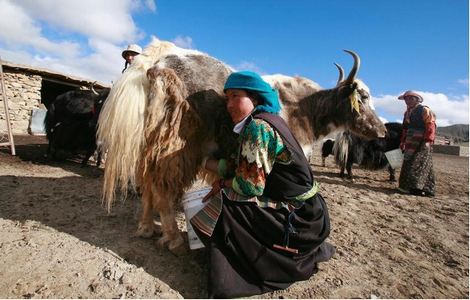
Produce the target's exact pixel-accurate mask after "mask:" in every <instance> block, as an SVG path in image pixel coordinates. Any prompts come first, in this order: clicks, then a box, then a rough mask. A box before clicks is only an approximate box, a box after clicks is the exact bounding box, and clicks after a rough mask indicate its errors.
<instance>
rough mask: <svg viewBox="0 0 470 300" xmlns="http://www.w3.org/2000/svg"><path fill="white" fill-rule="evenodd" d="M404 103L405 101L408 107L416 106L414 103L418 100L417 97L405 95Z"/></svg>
mask: <svg viewBox="0 0 470 300" xmlns="http://www.w3.org/2000/svg"><path fill="white" fill-rule="evenodd" d="M405 103H406V106H408V107H414V106H416V104H418V103H419V101H418V98H416V97H413V96H407V97H405Z"/></svg>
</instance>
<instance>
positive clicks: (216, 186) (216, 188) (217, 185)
mask: <svg viewBox="0 0 470 300" xmlns="http://www.w3.org/2000/svg"><path fill="white" fill-rule="evenodd" d="M224 187H225V180H224V179H223V178H221V179H218V180H216V181H214V182H213V183H212V190H211V191H210V192H209V193H208V194H207V195H205V196H204V198H202V202H206V201H207V200H209V199H210V198H211V197H212V196H214V195H217V193H219V192H220V190H221V189H223V188H224Z"/></svg>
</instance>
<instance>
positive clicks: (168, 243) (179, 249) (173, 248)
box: [156, 236, 189, 256]
mask: <svg viewBox="0 0 470 300" xmlns="http://www.w3.org/2000/svg"><path fill="white" fill-rule="evenodd" d="M156 245H157V248H158V249H165V248H168V250H170V252H171V253H173V254H174V255H176V256H182V255H185V254H187V253H188V252H189V249H188V246H187V244H186V243H185V241H184V239H183V238H182V237H181V236H178V237H177V238H176V239H175V240H169V239H168V237H165V236H163V237H161V238H159V239H158V240H157V242H156Z"/></svg>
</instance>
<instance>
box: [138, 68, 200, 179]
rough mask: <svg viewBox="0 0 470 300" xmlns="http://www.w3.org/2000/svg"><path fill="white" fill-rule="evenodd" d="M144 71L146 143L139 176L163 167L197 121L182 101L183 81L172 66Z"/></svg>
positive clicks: (184, 140)
mask: <svg viewBox="0 0 470 300" xmlns="http://www.w3.org/2000/svg"><path fill="white" fill-rule="evenodd" d="M147 75H148V78H149V81H150V90H149V99H148V105H147V108H146V112H145V128H144V136H145V140H146V142H147V144H146V147H145V149H144V153H143V155H144V158H143V160H142V162H141V163H142V164H141V170H140V171H141V172H142V175H141V176H142V178H147V177H148V176H151V172H152V170H153V169H155V168H159V169H160V168H163V169H165V168H164V166H163V164H167V163H170V161H172V158H171V157H172V156H173V155H175V154H176V152H179V151H180V150H182V149H183V148H184V146H185V145H186V142H187V139H188V137H189V136H190V135H192V133H193V131H194V128H197V126H198V123H199V122H198V117H197V116H196V114H195V113H194V112H193V111H192V109H191V107H190V105H189V103H188V102H187V101H186V97H187V92H186V88H185V85H184V83H183V82H182V81H181V80H180V79H179V77H178V76H177V75H176V73H175V72H174V71H173V70H172V69H167V68H163V69H159V68H158V67H154V68H151V69H150V70H149V71H148V72H147ZM169 167H171V163H170V165H169ZM175 184H177V183H175Z"/></svg>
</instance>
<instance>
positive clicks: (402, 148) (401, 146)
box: [400, 143, 405, 152]
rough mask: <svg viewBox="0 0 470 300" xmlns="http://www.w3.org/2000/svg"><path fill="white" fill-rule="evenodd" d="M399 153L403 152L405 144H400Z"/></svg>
mask: <svg viewBox="0 0 470 300" xmlns="http://www.w3.org/2000/svg"><path fill="white" fill-rule="evenodd" d="M400 150H401V152H403V151H405V143H400Z"/></svg>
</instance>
